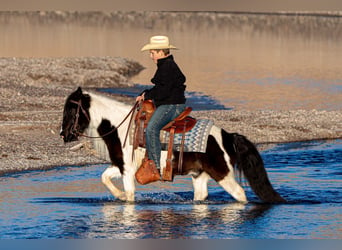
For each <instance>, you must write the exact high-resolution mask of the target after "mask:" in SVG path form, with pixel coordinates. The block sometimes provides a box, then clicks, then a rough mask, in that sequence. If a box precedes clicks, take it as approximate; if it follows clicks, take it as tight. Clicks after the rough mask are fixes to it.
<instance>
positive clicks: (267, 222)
mask: <svg viewBox="0 0 342 250" xmlns="http://www.w3.org/2000/svg"><path fill="white" fill-rule="evenodd" d="M262 157H263V159H264V161H265V165H266V169H267V171H268V174H269V177H270V179H271V182H272V184H273V185H274V187H275V189H276V190H278V191H279V193H280V194H281V195H282V196H284V197H285V198H286V199H287V200H288V203H287V204H281V205H267V204H262V203H260V201H259V200H258V198H257V197H256V196H255V195H254V194H253V193H252V191H251V190H250V188H249V187H245V190H246V191H247V197H248V198H249V200H250V202H249V203H248V204H247V205H242V204H239V203H236V202H235V201H234V200H233V199H232V198H231V197H230V196H229V195H228V194H227V193H226V192H224V191H223V190H222V188H220V187H219V186H217V184H216V183H214V182H212V181H211V182H210V185H209V198H208V200H207V201H205V202H193V201H192V195H193V193H192V186H191V179H190V178H189V177H178V178H176V179H175V182H174V183H173V184H169V183H159V182H156V183H153V184H150V185H145V186H141V185H139V186H137V193H136V200H137V201H136V203H134V204H127V203H124V202H121V201H118V200H117V199H115V198H113V197H112V196H111V195H110V194H109V192H108V191H107V190H106V189H105V188H104V186H103V185H102V184H101V181H100V176H101V173H102V172H103V170H104V169H105V168H106V165H89V166H88V165H87V166H69V167H68V166H65V167H59V168H56V169H53V170H48V171H32V172H26V173H18V174H9V175H7V176H4V177H2V178H1V179H0V199H1V203H0V210H1V213H0V225H1V226H0V238H1V239H23V238H38V239H46V238H64V239H68V238H72V239H74V238H82V239H84V238H107V239H111V238H116V239H118V238H120V239H124V238H139V239H150V238H152V239H170V238H178V239H195V238H200V239H208V238H211V239H222V238H224V239H227V238H256V239H265V238H267V239H269V238H276V239H282V238H286V239H291V238H292V239H297V238H300V239H312V238H329V239H341V238H342V231H341V230H342V218H341V214H342V209H341V204H342V190H341V184H342V141H341V140H335V141H318V142H298V143H289V144H280V145H276V146H275V147H272V148H270V149H268V150H265V151H263V152H262ZM119 185H120V183H119Z"/></svg>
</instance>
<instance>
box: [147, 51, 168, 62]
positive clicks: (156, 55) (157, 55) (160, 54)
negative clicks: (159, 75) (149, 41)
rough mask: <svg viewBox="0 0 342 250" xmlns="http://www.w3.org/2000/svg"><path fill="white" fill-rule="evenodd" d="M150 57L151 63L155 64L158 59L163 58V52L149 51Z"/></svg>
mask: <svg viewBox="0 0 342 250" xmlns="http://www.w3.org/2000/svg"><path fill="white" fill-rule="evenodd" d="M150 57H151V59H152V61H153V62H154V63H155V64H157V61H158V59H161V58H164V57H165V54H164V51H163V50H154V49H151V50H150Z"/></svg>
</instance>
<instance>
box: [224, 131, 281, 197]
mask: <svg viewBox="0 0 342 250" xmlns="http://www.w3.org/2000/svg"><path fill="white" fill-rule="evenodd" d="M226 133H227V132H226ZM227 134H228V133H227ZM230 136H232V137H233V138H231V139H233V145H234V151H235V157H236V158H235V162H236V164H235V168H236V169H237V170H238V171H239V172H240V174H241V173H242V174H243V175H244V176H245V178H246V179H247V181H248V183H249V185H250V186H251V188H252V190H253V191H254V193H255V194H256V195H257V196H258V197H259V198H260V199H261V200H262V201H264V202H270V203H279V202H286V201H285V199H284V198H283V197H281V196H280V195H279V194H278V193H277V192H276V191H275V190H274V189H273V187H272V184H271V182H270V181H269V179H268V176H267V172H266V169H265V167H264V162H263V160H262V158H261V155H260V154H259V152H258V150H257V148H256V147H255V145H254V144H253V143H252V142H251V141H249V140H248V139H247V138H246V137H245V136H243V135H240V134H236V133H234V134H230Z"/></svg>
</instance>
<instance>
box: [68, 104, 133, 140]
mask: <svg viewBox="0 0 342 250" xmlns="http://www.w3.org/2000/svg"><path fill="white" fill-rule="evenodd" d="M70 102H71V103H74V104H77V112H76V115H75V123H74V125H73V126H72V128H71V133H72V134H76V135H77V136H83V137H86V138H92V139H99V138H101V139H102V138H103V137H106V136H108V135H110V134H112V133H113V132H115V131H116V130H118V128H119V127H120V126H121V125H122V124H123V123H124V122H125V121H126V120H127V118H128V117H129V116H130V115H131V114H132V116H131V119H130V122H129V126H128V129H127V133H126V136H125V141H124V144H123V145H125V144H126V139H127V135H128V131H129V128H130V125H131V122H132V118H133V113H134V110H135V108H136V107H137V106H138V104H139V102H136V103H135V104H134V106H133V107H132V109H131V110H130V111H129V112H128V114H127V115H126V117H125V118H124V119H123V120H122V121H121V122H120V124H119V125H118V126H117V127H115V128H114V129H112V130H111V131H109V132H107V133H105V134H104V135H101V136H88V135H85V134H82V133H79V132H78V131H77V130H78V129H77V128H78V127H79V125H78V119H79V116H80V110H81V111H82V113H83V114H84V115H85V117H86V118H87V120H88V121H90V118H89V115H88V114H87V112H86V110H85V109H84V108H83V107H82V100H79V101H78V102H77V101H74V100H70Z"/></svg>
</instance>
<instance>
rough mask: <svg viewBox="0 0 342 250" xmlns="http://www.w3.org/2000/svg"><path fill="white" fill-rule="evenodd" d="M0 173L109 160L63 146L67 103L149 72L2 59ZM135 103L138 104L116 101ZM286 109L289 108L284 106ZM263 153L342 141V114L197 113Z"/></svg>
mask: <svg viewBox="0 0 342 250" xmlns="http://www.w3.org/2000/svg"><path fill="white" fill-rule="evenodd" d="M0 67H1V75H0V130H1V131H0V135H1V141H0V175H4V174H7V173H13V172H20V171H26V170H43V169H49V168H53V167H56V166H64V165H83V164H93V163H105V161H104V160H102V159H100V158H98V157H97V156H96V153H95V152H94V151H93V150H92V148H91V143H90V142H89V139H82V141H81V142H82V147H80V148H79V147H77V145H79V143H80V142H73V143H71V144H64V143H63V141H62V140H61V139H60V138H59V130H60V124H61V119H62V112H63V106H64V101H65V98H66V97H67V96H68V95H69V94H70V93H71V91H73V90H74V89H76V87H77V86H82V87H85V88H94V87H112V88H113V87H119V86H123V85H124V86H127V85H131V84H132V83H131V82H130V77H131V76H133V75H135V74H137V73H139V72H140V71H141V70H142V69H143V67H142V66H141V65H140V64H139V63H137V62H134V61H132V60H128V59H123V58H113V57H91V58H89V57H87V58H55V59H52V58H36V59H25V58H22V59H19V58H0ZM113 98H116V99H119V100H120V101H123V102H126V103H129V104H131V103H132V104H133V102H134V100H132V99H131V98H126V97H122V96H113ZM285 108H286V107H285ZM193 116H195V117H197V118H210V119H213V121H214V122H215V124H216V125H217V126H219V127H222V128H224V129H226V130H227V131H228V132H237V133H240V134H243V135H245V136H247V137H248V138H249V139H250V140H251V141H252V142H254V143H255V144H257V145H258V147H259V148H260V149H261V150H262V148H263V146H265V145H269V144H272V143H282V142H292V141H307V140H321V139H337V138H342V112H341V111H340V110H339V111H324V110H322V111H321V110H286V109H284V111H273V110H260V111H249V110H226V111H222V110H217V111H195V112H193Z"/></svg>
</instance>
